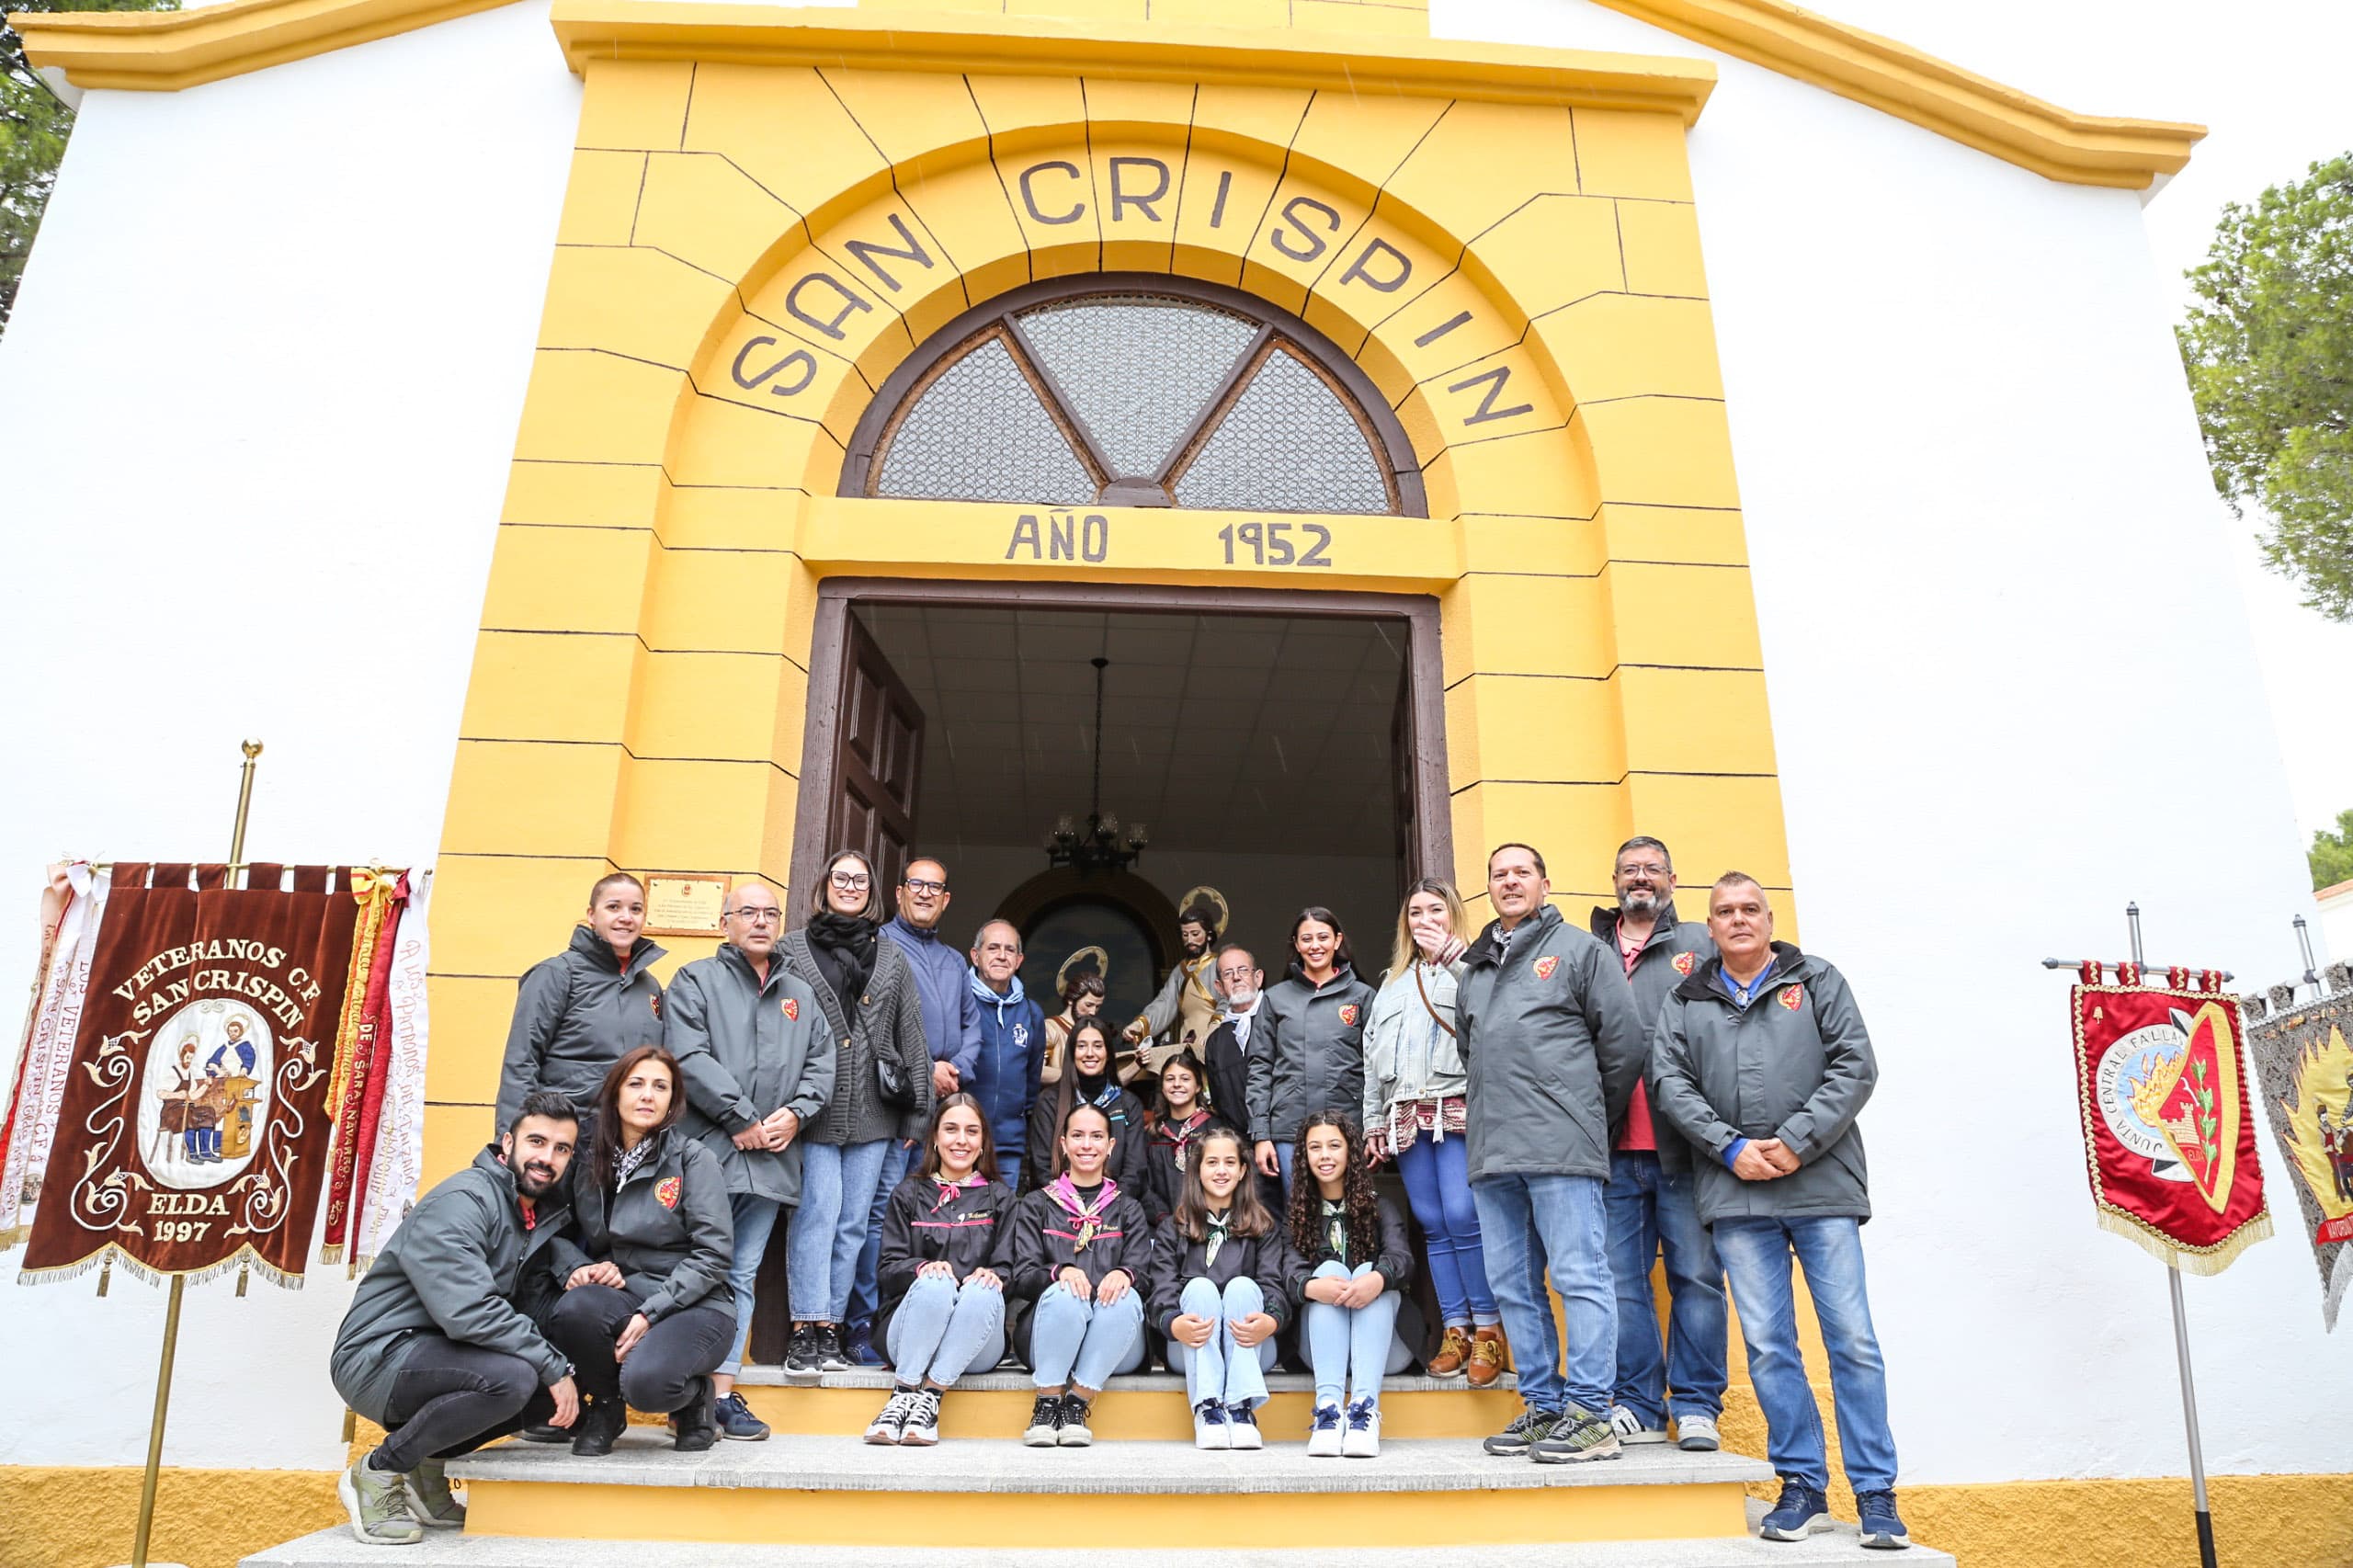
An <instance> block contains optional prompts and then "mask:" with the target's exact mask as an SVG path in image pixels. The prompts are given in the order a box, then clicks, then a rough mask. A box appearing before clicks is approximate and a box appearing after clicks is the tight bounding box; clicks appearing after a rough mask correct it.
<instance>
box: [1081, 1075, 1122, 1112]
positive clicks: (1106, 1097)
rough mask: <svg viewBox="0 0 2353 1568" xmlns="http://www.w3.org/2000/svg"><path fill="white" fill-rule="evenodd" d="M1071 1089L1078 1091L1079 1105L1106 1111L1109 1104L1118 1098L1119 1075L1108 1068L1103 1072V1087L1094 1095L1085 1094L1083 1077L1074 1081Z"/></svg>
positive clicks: (1084, 1079)
mask: <svg viewBox="0 0 2353 1568" xmlns="http://www.w3.org/2000/svg"><path fill="white" fill-rule="evenodd" d="M1073 1087H1074V1088H1076V1089H1077V1090H1078V1095H1079V1104H1081V1105H1091V1106H1097V1107H1100V1108H1105V1109H1108V1108H1109V1107H1110V1104H1111V1102H1112V1101H1113V1100H1116V1099H1118V1098H1119V1097H1120V1077H1119V1074H1116V1073H1113V1072H1112V1071H1111V1070H1110V1069H1109V1068H1108V1067H1107V1068H1105V1069H1104V1071H1103V1086H1102V1087H1101V1088H1100V1089H1098V1090H1097V1091H1096V1092H1095V1093H1093V1094H1091V1095H1090V1094H1088V1093H1087V1092H1086V1078H1085V1077H1084V1076H1081V1077H1079V1078H1077V1079H1075V1080H1074V1081H1073Z"/></svg>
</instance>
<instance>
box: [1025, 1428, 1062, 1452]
mask: <svg viewBox="0 0 2353 1568" xmlns="http://www.w3.org/2000/svg"><path fill="white" fill-rule="evenodd" d="M1060 1437H1061V1434H1060V1433H1058V1432H1040V1431H1039V1430H1037V1429H1036V1428H1034V1427H1032V1428H1031V1429H1030V1430H1029V1431H1027V1432H1024V1433H1022V1434H1021V1446H1022V1447H1023V1448H1025V1449H1053V1448H1060V1447H1061V1446H1062V1445H1061V1443H1060V1442H1059V1441H1058V1439H1059V1438H1060Z"/></svg>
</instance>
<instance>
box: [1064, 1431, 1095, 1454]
mask: <svg viewBox="0 0 2353 1568" xmlns="http://www.w3.org/2000/svg"><path fill="white" fill-rule="evenodd" d="M1094 1446H1095V1433H1094V1431H1093V1429H1092V1428H1090V1429H1088V1430H1087V1431H1086V1432H1084V1433H1079V1434H1074V1433H1073V1432H1072V1431H1071V1429H1070V1428H1069V1427H1067V1426H1065V1427H1063V1429H1062V1430H1061V1431H1059V1432H1057V1433H1055V1434H1054V1447H1056V1448H1058V1449H1091V1448H1093V1447H1094Z"/></svg>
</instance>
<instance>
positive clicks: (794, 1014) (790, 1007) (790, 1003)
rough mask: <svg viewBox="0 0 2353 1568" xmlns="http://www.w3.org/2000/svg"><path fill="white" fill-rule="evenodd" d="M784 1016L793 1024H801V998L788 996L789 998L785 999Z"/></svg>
mask: <svg viewBox="0 0 2353 1568" xmlns="http://www.w3.org/2000/svg"><path fill="white" fill-rule="evenodd" d="M784 1016H785V1017H786V1019H787V1020H788V1021H790V1022H792V1023H796V1024H797V1023H799V1022H800V1021H801V998H800V997H798V996H788V997H786V998H785V999H784Z"/></svg>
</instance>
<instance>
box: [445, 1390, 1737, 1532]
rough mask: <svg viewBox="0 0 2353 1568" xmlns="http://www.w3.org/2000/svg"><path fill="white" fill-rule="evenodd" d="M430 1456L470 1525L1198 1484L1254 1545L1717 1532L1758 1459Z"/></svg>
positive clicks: (1107, 1453)
mask: <svg viewBox="0 0 2353 1568" xmlns="http://www.w3.org/2000/svg"><path fill="white" fill-rule="evenodd" d="M1106 1397H1107V1398H1109V1397H1113V1396H1109V1395H1107V1396H1106ZM1278 1436H1280V1435H1278ZM1302 1437H1303V1434H1302ZM449 1473H450V1475H451V1476H452V1477H453V1478H455V1479H459V1480H461V1481H463V1482H465V1483H467V1504H468V1507H469V1510H470V1513H471V1519H470V1522H469V1527H468V1528H469V1532H470V1533H472V1534H477V1535H485V1536H491V1535H494V1536H514V1537H551V1538H553V1537H569V1538H576V1539H584V1540H694V1541H716V1542H731V1541H732V1542H738V1543H743V1544H758V1543H761V1542H774V1541H785V1540H790V1541H796V1542H801V1543H804V1544H808V1545H813V1546H816V1545H841V1546H873V1547H885V1546H888V1547H910V1548H926V1547H928V1548H961V1547H962V1546H964V1545H966V1544H968V1543H971V1542H974V1541H986V1542H989V1543H990V1544H992V1545H994V1546H1000V1547H1005V1548H1008V1549H1020V1550H1023V1551H1032V1552H1034V1551H1038V1550H1041V1549H1049V1548H1053V1547H1060V1546H1067V1545H1068V1544H1069V1543H1070V1542H1071V1541H1073V1540H1088V1541H1107V1542H1108V1541H1131V1540H1181V1539H1187V1538H1188V1537H1189V1536H1191V1535H1193V1534H1196V1533H1198V1530H1199V1521H1200V1518H1201V1513H1200V1509H1201V1507H1202V1505H1203V1500H1204V1499H1207V1498H1215V1499H1217V1501H1216V1503H1215V1505H1214V1506H1215V1508H1216V1512H1217V1517H1218V1518H1219V1520H1220V1523H1221V1526H1222V1528H1224V1529H1226V1530H1227V1531H1228V1532H1229V1534H1228V1539H1231V1540H1235V1541H1249V1542H1253V1543H1256V1545H1258V1546H1260V1547H1263V1548H1266V1549H1269V1550H1278V1549H1290V1548H1312V1547H1315V1546H1317V1545H1319V1544H1323V1545H1328V1544H1329V1543H1330V1542H1332V1541H1334V1540H1341V1539H1357V1540H1371V1541H1378V1542H1381V1544H1382V1545H1383V1546H1384V1547H1387V1548H1390V1549H1395V1548H1399V1547H1408V1546H1412V1547H1419V1546H1426V1545H1427V1546H1456V1545H1472V1544H1521V1543H1527V1542H1532V1541H1575V1540H1677V1539H1685V1538H1703V1537H1736V1536H1740V1535H1743V1534H1745V1531H1746V1528H1747V1527H1746V1514H1745V1502H1746V1499H1745V1486H1746V1485H1747V1483H1752V1482H1761V1481H1767V1480H1769V1479H1770V1477H1771V1473H1772V1472H1771V1470H1770V1468H1769V1467H1768V1466H1767V1465H1765V1464H1764V1463H1762V1462H1761V1461H1759V1460H1752V1459H1745V1458H1743V1457H1741V1456H1738V1455H1735V1454H1721V1453H1719V1454H1690V1453H1685V1452H1683V1451H1681V1450H1680V1449H1675V1448H1671V1447H1666V1446H1646V1447H1643V1448H1636V1449H1628V1450H1626V1452H1625V1454H1624V1456H1623V1457H1622V1458H1620V1459H1615V1460H1597V1461H1591V1462H1586V1463H1581V1464H1563V1465H1539V1464H1532V1463H1530V1462H1529V1461H1528V1460H1506V1459H1496V1458H1494V1457H1492V1456H1490V1455H1487V1454H1485V1453H1483V1452H1482V1451H1481V1450H1480V1448H1479V1445H1478V1444H1477V1443H1476V1442H1474V1441H1470V1440H1464V1439H1435V1438H1420V1439H1415V1438H1404V1439H1397V1440H1394V1441H1391V1440H1387V1439H1384V1441H1383V1443H1382V1450H1381V1457H1380V1458H1379V1459H1376V1460H1339V1459H1331V1460H1315V1459H1310V1458H1308V1457H1307V1450H1306V1445H1305V1443H1304V1441H1303V1440H1290V1441H1282V1440H1279V1441H1277V1442H1275V1443H1273V1444H1272V1445H1270V1446H1269V1447H1268V1448H1267V1449H1263V1450H1261V1451H1258V1452H1256V1453H1202V1452H1199V1451H1198V1450H1196V1449H1194V1448H1193V1447H1192V1445H1191V1444H1190V1443H1189V1442H1188V1443H1153V1442H1104V1443H1098V1444H1097V1445H1096V1446H1095V1447H1093V1448H1088V1449H1029V1448H1024V1447H1023V1446H1022V1445H1021V1444H1020V1442H1019V1441H1018V1440H1017V1439H1011V1438H969V1439H964V1440H961V1441H951V1442H945V1443H942V1444H940V1445H939V1446H938V1447H937V1448H934V1449H896V1448H887V1447H874V1446H870V1445H868V1444H865V1443H858V1442H849V1441H846V1440H844V1439H843V1438H841V1437H818V1436H809V1435H803V1434H786V1433H779V1434H778V1435H777V1436H775V1437H771V1438H769V1439H768V1440H767V1441H766V1442H761V1443H732V1442H723V1443H721V1444H720V1445H719V1446H718V1447H717V1448H715V1449H711V1450H710V1451H709V1452H707V1453H700V1454H682V1453H678V1452H676V1450H675V1449H672V1448H671V1447H670V1446H669V1441H668V1438H667V1437H666V1436H665V1435H664V1434H662V1433H660V1432H657V1431H654V1430H649V1429H646V1428H642V1427H637V1428H631V1431H630V1432H629V1433H628V1434H626V1435H625V1436H624V1437H623V1438H622V1440H621V1443H620V1446H619V1447H617V1448H616V1449H614V1451H613V1452H612V1454H611V1455H609V1456H608V1457H607V1458H604V1459H600V1460H580V1459H574V1457H573V1456H572V1455H571V1454H570V1453H569V1452H568V1451H566V1450H564V1449H557V1448H551V1447H550V1448H542V1447H538V1446H535V1445H530V1444H508V1445H505V1446H502V1447H498V1448H494V1449H485V1450H484V1451H483V1452H482V1453H479V1454H475V1455H472V1456H471V1457H470V1458H467V1459H464V1460H457V1461H454V1462H453V1463H452V1464H451V1465H450V1467H449ZM1463 1493H1477V1494H1480V1495H1479V1499H1478V1503H1477V1506H1474V1507H1463V1506H1456V1504H1455V1501H1454V1499H1456V1498H1458V1497H1459V1496H1460V1495H1461V1494H1463Z"/></svg>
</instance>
